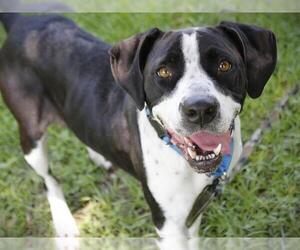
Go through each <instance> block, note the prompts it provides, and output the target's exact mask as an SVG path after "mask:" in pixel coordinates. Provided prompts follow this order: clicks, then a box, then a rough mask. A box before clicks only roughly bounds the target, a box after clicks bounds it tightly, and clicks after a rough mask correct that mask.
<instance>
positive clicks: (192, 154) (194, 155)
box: [187, 147, 197, 159]
mask: <svg viewBox="0 0 300 250" xmlns="http://www.w3.org/2000/svg"><path fill="white" fill-rule="evenodd" d="M187 151H188V153H189V155H190V156H191V158H192V159H195V158H196V156H197V153H196V152H195V151H194V150H193V149H191V148H190V147H188V148H187Z"/></svg>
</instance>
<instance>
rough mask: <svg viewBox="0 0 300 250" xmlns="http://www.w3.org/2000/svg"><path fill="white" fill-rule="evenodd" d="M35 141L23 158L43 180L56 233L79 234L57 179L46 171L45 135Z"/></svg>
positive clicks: (62, 235) (65, 234) (64, 235)
mask: <svg viewBox="0 0 300 250" xmlns="http://www.w3.org/2000/svg"><path fill="white" fill-rule="evenodd" d="M36 143H37V144H36V147H35V148H34V149H32V150H31V152H30V153H29V154H27V155H25V156H24V158H25V160H26V162H27V163H28V164H29V165H30V166H31V167H32V168H33V169H34V170H35V172H36V173H37V174H38V175H39V176H41V177H42V178H43V179H44V181H45V185H46V187H47V198H48V202H49V205H50V210H51V215H52V219H53V224H54V228H55V231H56V234H57V235H58V236H60V237H75V236H79V230H78V228H77V225H76V222H75V219H74V218H73V216H72V214H71V212H70V209H69V207H68V205H67V203H66V201H65V198H64V195H63V192H62V190H61V188H60V186H59V184H58V183H57V181H56V180H55V179H54V178H53V176H51V175H50V174H49V172H48V156H47V145H46V137H45V136H43V137H42V138H41V139H40V140H39V141H37V142H36Z"/></svg>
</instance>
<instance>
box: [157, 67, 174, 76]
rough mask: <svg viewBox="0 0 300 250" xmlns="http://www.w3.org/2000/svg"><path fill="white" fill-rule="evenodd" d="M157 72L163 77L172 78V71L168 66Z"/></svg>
mask: <svg viewBox="0 0 300 250" xmlns="http://www.w3.org/2000/svg"><path fill="white" fill-rule="evenodd" d="M156 74H157V75H158V76H159V77H161V78H171V77H172V72H171V71H170V70H169V69H168V68H167V67H161V68H160V69H159V70H158V71H157V72H156Z"/></svg>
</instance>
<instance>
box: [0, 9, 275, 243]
mask: <svg viewBox="0 0 300 250" xmlns="http://www.w3.org/2000/svg"><path fill="white" fill-rule="evenodd" d="M1 21H2V23H3V24H4V27H5V29H6V31H7V32H8V37H7V40H6V42H5V43H4V46H3V48H2V50H1V57H0V89H1V92H2V95H3V98H4V101H5V103H6V104H7V106H8V107H9V109H10V110H11V112H12V113H13V115H14V117H15V118H16V120H17V121H18V124H19V132H20V141H21V146H22V150H23V152H24V155H25V160H26V161H27V163H28V164H29V165H30V166H31V167H32V168H33V169H34V170H35V171H36V172H37V174H38V175H40V176H41V177H42V178H43V179H44V181H45V185H46V187H47V197H48V200H49V204H50V208H51V213H52V217H53V221H54V226H55V229H56V233H57V234H58V235H59V236H76V235H79V231H78V229H77V226H76V223H75V220H74V219H73V217H72V215H71V213H70V210H69V208H68V206H67V204H66V202H65V199H64V196H63V193H62V191H61V189H60V187H59V185H58V183H57V181H56V180H55V179H54V177H53V176H51V174H50V172H49V169H48V159H47V152H46V136H45V134H46V129H47V126H48V125H49V124H50V123H52V122H55V121H62V122H64V123H65V124H66V125H67V126H68V127H69V128H70V129H71V130H72V131H73V132H74V133H75V135H76V136H77V137H78V138H79V139H80V140H81V141H82V142H83V143H84V144H85V145H87V147H88V152H89V154H90V157H91V158H92V159H94V160H95V161H96V162H97V163H98V164H100V165H102V166H104V167H106V168H109V167H110V166H111V165H115V166H118V167H120V168H122V169H123V170H125V171H127V172H128V173H130V174H132V175H133V176H135V177H136V178H137V179H138V180H139V181H140V183H141V186H142V188H143V191H144V194H145V198H146V200H147V202H148V204H149V206H150V209H151V212H152V217H153V221H154V224H155V226H156V228H157V231H158V234H159V235H160V236H161V237H172V236H174V237H176V238H185V237H186V238H188V237H193V236H196V235H197V232H198V227H199V224H200V217H201V216H198V214H197V213H196V215H197V216H196V217H195V216H194V217H195V218H194V220H193V221H192V223H191V224H190V225H189V226H187V223H186V220H187V218H188V216H189V214H190V212H191V210H192V208H193V207H194V204H195V201H196V199H197V197H198V196H199V194H201V193H202V192H203V190H205V188H206V187H207V186H210V187H211V185H212V183H214V181H215V180H216V179H219V177H220V173H218V171H219V172H220V171H221V175H223V174H229V175H230V172H231V170H232V167H233V166H234V164H235V163H236V162H237V160H238V158H239V156H240V154H241V151H242V142H241V133H240V121H239V117H238V114H239V113H240V112H241V110H242V107H243V103H244V99H245V97H246V95H247V94H248V95H249V96H250V97H252V98H257V97H259V96H260V95H261V93H262V91H263V89H264V86H265V84H266V83H267V81H268V79H269V77H270V76H271V74H272V73H273V71H274V68H275V65H276V40H275V37H274V35H273V33H272V32H271V31H269V30H265V29H261V28H258V27H255V26H252V25H244V24H238V23H231V22H222V23H221V24H220V25H218V26H216V27H207V28H188V29H182V30H174V31H168V32H163V31H160V30H159V29H157V28H154V29H151V30H149V31H147V32H145V33H140V34H137V35H134V36H133V37H130V38H128V39H126V40H124V41H121V42H120V43H118V44H116V45H115V46H113V47H112V46H111V45H109V44H106V43H104V42H102V41H100V40H98V39H97V38H95V37H93V36H91V35H90V34H88V33H86V32H85V31H83V30H82V29H80V28H78V27H77V26H76V25H75V24H74V23H73V22H72V21H70V20H68V19H66V18H64V17H61V16H54V15H42V16H20V15H18V14H9V13H7V14H1ZM166 144H167V145H166ZM225 156H230V161H229V162H227V166H226V164H225V168H224V169H223V170H222V169H221V170H220V165H222V162H223V161H224V159H225ZM229 163H230V165H229ZM100 223H101V222H100Z"/></svg>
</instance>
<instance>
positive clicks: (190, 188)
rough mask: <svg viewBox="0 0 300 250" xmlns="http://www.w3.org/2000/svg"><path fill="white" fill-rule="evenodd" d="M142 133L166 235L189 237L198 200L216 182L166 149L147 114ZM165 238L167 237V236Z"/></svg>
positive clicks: (149, 179) (142, 119)
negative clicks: (188, 227) (189, 220)
mask: <svg viewBox="0 0 300 250" xmlns="http://www.w3.org/2000/svg"><path fill="white" fill-rule="evenodd" d="M139 130H140V134H141V144H142V150H143V157H144V165H145V169H146V176H147V184H148V186H149V189H150V191H151V193H152V195H153V197H154V198H155V200H156V201H157V202H158V204H159V206H160V208H161V209H162V211H163V213H164V216H165V218H166V223H165V225H164V227H163V229H164V231H166V232H165V234H166V235H174V236H176V235H182V234H185V235H186V236H188V232H182V230H183V231H185V230H186V229H185V226H184V224H185V220H186V218H187V216H188V214H189V212H190V210H191V208H192V205H193V203H194V201H195V199H196V197H197V196H198V195H199V193H200V192H201V191H202V190H203V188H204V187H205V186H206V185H208V184H210V183H211V181H212V178H209V177H207V176H206V175H205V174H197V173H196V172H195V171H193V170H192V168H191V167H190V166H189V165H188V162H187V161H186V160H185V159H184V158H183V157H182V156H180V155H178V154H177V153H176V152H175V151H174V150H172V149H170V148H169V147H168V146H166V145H165V144H164V143H163V142H162V140H161V139H159V138H158V137H157V134H156V132H155V130H154V129H153V127H152V126H151V124H150V123H149V121H148V119H147V117H146V115H145V114H144V112H141V113H140V114H139ZM177 229H178V232H177ZM162 231H163V230H162ZM161 234H163V235H161V236H164V232H161Z"/></svg>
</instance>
